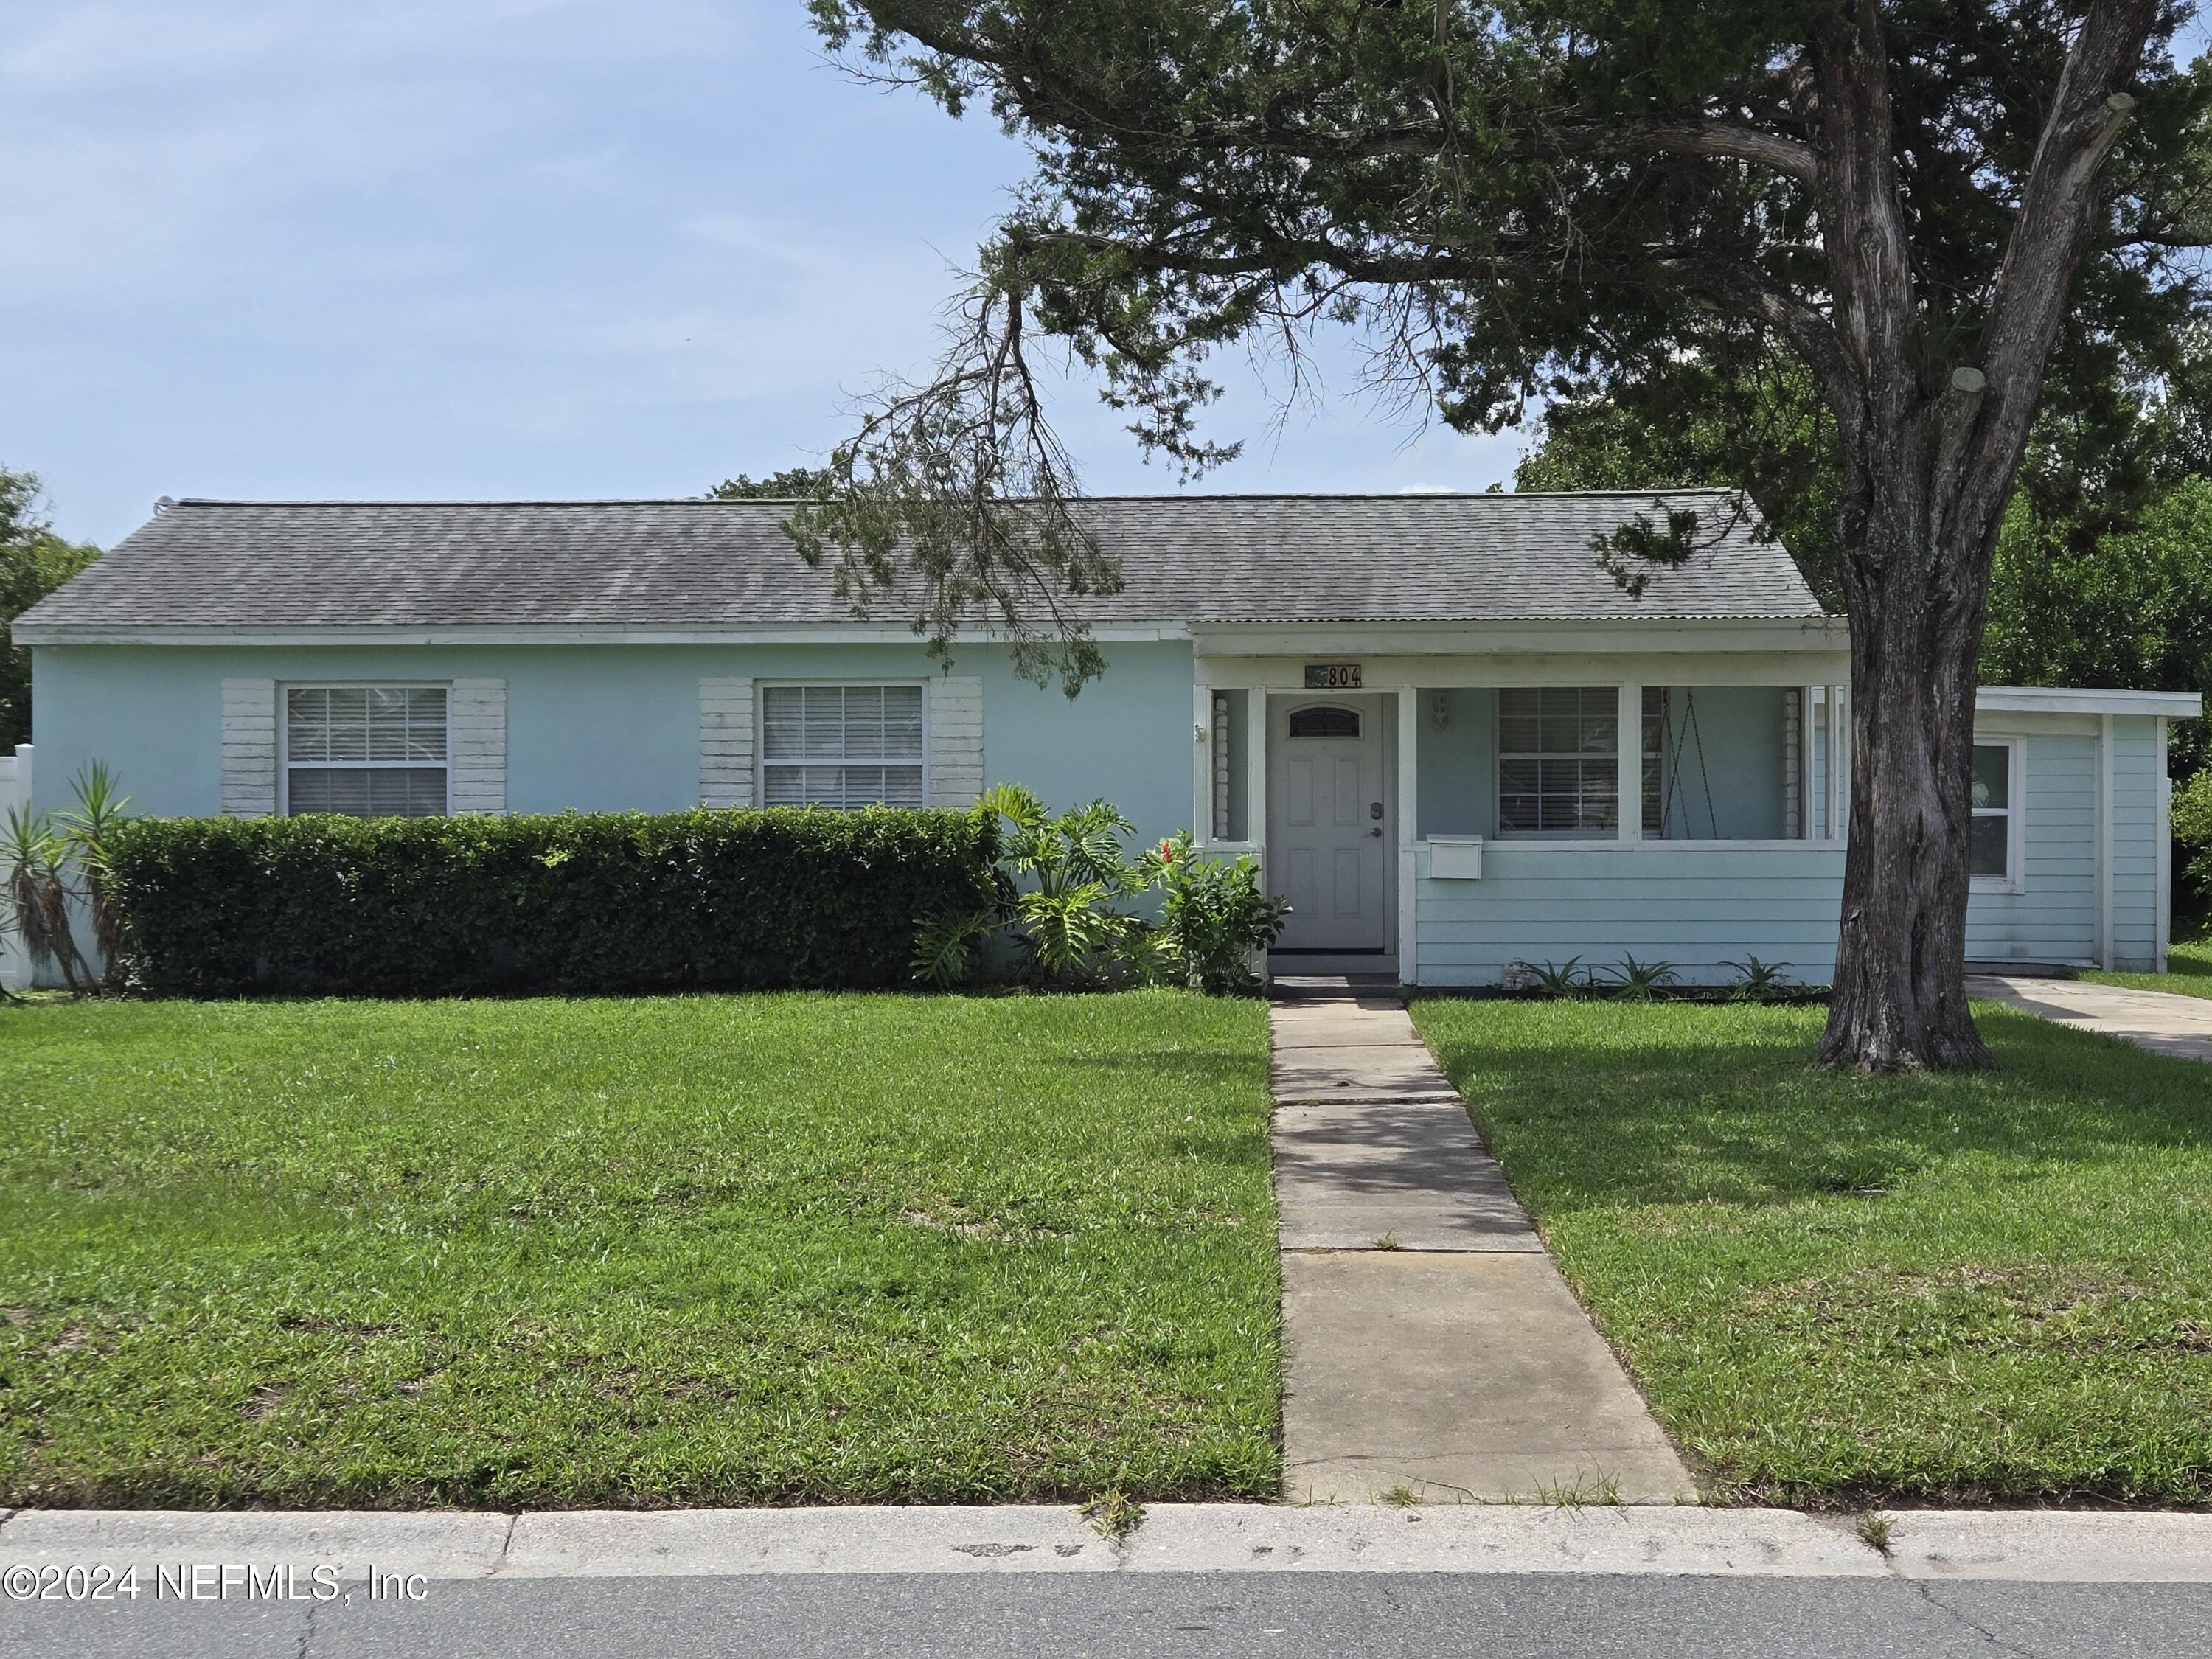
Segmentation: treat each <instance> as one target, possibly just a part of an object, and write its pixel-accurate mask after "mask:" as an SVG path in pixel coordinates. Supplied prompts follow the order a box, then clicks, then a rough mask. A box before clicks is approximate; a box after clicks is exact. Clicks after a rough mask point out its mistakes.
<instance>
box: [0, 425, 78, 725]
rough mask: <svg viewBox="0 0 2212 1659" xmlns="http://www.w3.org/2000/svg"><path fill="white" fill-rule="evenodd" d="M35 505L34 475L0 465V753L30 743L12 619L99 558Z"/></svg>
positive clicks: (26, 673)
mask: <svg viewBox="0 0 2212 1659" xmlns="http://www.w3.org/2000/svg"><path fill="white" fill-rule="evenodd" d="M39 501H40V497H39V477H38V475H37V474H36V473H34V472H11V471H9V470H8V469H7V468H6V467H4V466H0V753H4V752H6V751H8V750H12V749H14V748H15V746H16V745H17V744H25V743H28V742H29V741H30V740H31V653H29V652H27V651H26V650H23V649H22V648H21V647H19V646H17V645H16V644H15V641H14V639H13V638H12V637H11V633H12V629H13V627H14V624H15V618H16V617H19V616H21V615H22V613H23V612H24V611H27V610H29V609H30V608H31V607H32V606H33V605H36V604H37V603H38V602H39V601H40V599H44V598H46V595H47V594H49V593H51V592H53V591H54V589H56V588H57V587H59V586H61V585H62V584H63V583H64V582H65V581H67V580H69V579H70V577H71V576H74V575H76V573H77V572H78V571H80V570H82V569H83V568H85V566H87V565H88V564H90V563H91V562H93V561H94V559H96V558H98V557H99V556H100V550H99V549H98V548H96V547H87V546H85V545H84V544H82V543H78V542H72V541H66V540H64V538H61V537H59V536H58V535H56V534H55V533H54V529H53V526H52V525H51V524H50V523H48V522H47V520H46V514H45V513H43V512H41V511H40V505H39Z"/></svg>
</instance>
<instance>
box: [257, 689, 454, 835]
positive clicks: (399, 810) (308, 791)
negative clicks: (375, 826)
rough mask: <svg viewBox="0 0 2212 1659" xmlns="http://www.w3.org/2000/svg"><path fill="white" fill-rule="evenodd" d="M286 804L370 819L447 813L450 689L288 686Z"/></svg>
mask: <svg viewBox="0 0 2212 1659" xmlns="http://www.w3.org/2000/svg"><path fill="white" fill-rule="evenodd" d="M284 806H285V811H288V812H292V813H299V812H343V813H345V814H347V815H348V816H349V817H363V818H366V817H410V818H419V817H435V816H437V815H438V814H439V813H441V812H443V811H445V810H446V691H445V688H444V687H443V686H414V685H295V686H290V687H288V688H286V690H285V692H284Z"/></svg>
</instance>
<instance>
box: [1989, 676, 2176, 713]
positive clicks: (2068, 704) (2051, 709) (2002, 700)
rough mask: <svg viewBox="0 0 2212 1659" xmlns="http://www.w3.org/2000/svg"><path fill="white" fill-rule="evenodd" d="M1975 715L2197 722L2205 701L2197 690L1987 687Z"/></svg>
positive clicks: (2041, 686)
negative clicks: (2160, 717) (2146, 717)
mask: <svg viewBox="0 0 2212 1659" xmlns="http://www.w3.org/2000/svg"><path fill="white" fill-rule="evenodd" d="M1974 712H1975V713H1976V714H2161V715H2164V716H2165V717H2166V719H2168V720H2194V719H2195V718H2196V717H2197V715H2199V714H2203V712H2204V699H2203V697H2201V696H2198V695H2197V693H2196V692H2194V691H2105V690H2095V689H2093V688H2089V687H2084V686H2063V685H2050V686H2045V685H1984V686H1983V687H1981V688H1980V689H1979V690H1977V691H1976V692H1975V693H1974Z"/></svg>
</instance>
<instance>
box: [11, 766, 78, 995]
mask: <svg viewBox="0 0 2212 1659" xmlns="http://www.w3.org/2000/svg"><path fill="white" fill-rule="evenodd" d="M0 895H4V896H5V898H6V902H7V906H8V909H9V914H10V917H11V919H12V921H13V922H14V927H15V934H16V936H17V937H18V938H20V939H21V940H22V941H23V949H24V951H25V953H26V954H27V955H28V956H29V957H30V959H31V971H32V972H33V974H36V973H37V972H38V971H39V970H40V969H43V968H46V967H49V966H51V967H57V968H59V969H61V975H62V980H63V982H64V984H66V985H67V986H68V987H70V989H71V990H72V991H89V990H92V989H94V987H95V986H96V985H97V983H98V981H96V979H95V978H94V975H93V972H92V969H90V968H89V967H88V966H87V965H86V963H85V960H84V957H83V956H82V954H80V953H79V951H78V950H77V948H76V938H75V936H74V935H73V934H72V933H71V932H70V886H69V848H68V846H67V844H66V843H65V842H64V841H63V840H62V838H61V837H60V836H58V835H56V834H55V833H54V827H53V822H52V819H50V818H48V817H46V816H45V815H44V814H40V815H39V816H36V817H33V815H32V813H31V811H30V809H29V808H28V807H24V806H15V807H10V808H9V811H8V817H7V820H6V823H5V825H4V826H0Z"/></svg>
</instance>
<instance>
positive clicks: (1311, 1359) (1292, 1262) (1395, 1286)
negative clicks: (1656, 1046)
mask: <svg viewBox="0 0 2212 1659" xmlns="http://www.w3.org/2000/svg"><path fill="white" fill-rule="evenodd" d="M1269 1023H1270V1026H1271V1029H1272V1035H1273V1046H1274V1062H1273V1085H1274V1097H1275V1115H1274V1146H1275V1192H1276V1198H1277V1200H1278V1202H1279V1206H1280V1208H1281V1212H1282V1223H1281V1225H1282V1234H1281V1242H1282V1249H1283V1320H1284V1326H1285V1342H1286V1346H1287V1347H1288V1350H1289V1352H1288V1363H1289V1378H1288V1386H1287V1389H1286V1397H1285V1402H1284V1407H1283V1435H1284V1442H1285V1462H1286V1463H1287V1466H1288V1467H1287V1470H1286V1474H1287V1484H1288V1486H1289V1489H1290V1495H1291V1498H1292V1499H1293V1500H1312V1501H1320V1502H1329V1501H1337V1502H1346V1503H1363V1502H1369V1501H1372V1500H1373V1499H1375V1498H1380V1497H1382V1496H1383V1495H1384V1494H1386V1493H1393V1492H1403V1493H1410V1494H1412V1495H1413V1496H1415V1497H1418V1498H1421V1499H1423V1500H1424V1501H1426V1502H1431V1503H1436V1502H1451V1501H1455V1500H1473V1501H1478V1502H1498V1501H1504V1500H1507V1499H1511V1498H1535V1497H1539V1496H1542V1495H1551V1496H1554V1497H1558V1496H1565V1497H1569V1498H1574V1497H1577V1496H1578V1497H1580V1498H1584V1499H1594V1498H1618V1499H1619V1500H1620V1502H1623V1503H1628V1504H1638V1503H1646V1504H1650V1503H1658V1504H1665V1503H1670V1502H1674V1501H1677V1500H1683V1499H1694V1498H1695V1496H1696V1492H1697V1487H1696V1484H1695V1483H1694V1482H1693V1481H1692V1480H1691V1478H1690V1474H1689V1471H1688V1470H1687V1469H1686V1468H1684V1467H1683V1466H1682V1462H1681V1460H1680V1458H1679V1457H1677V1456H1676V1455H1675V1454H1674V1448H1673V1447H1672V1446H1671V1445H1669V1444H1668V1441H1667V1437H1666V1436H1665V1435H1664V1434H1663V1433H1662V1431H1661V1430H1660V1428H1659V1425H1658V1424H1657V1423H1656V1422H1655V1421H1654V1420H1653V1419H1652V1417H1651V1413H1650V1410H1649V1409H1648V1408H1647V1407H1645V1405H1644V1400H1643V1397H1642V1396H1641V1395H1638V1393H1637V1391H1636V1389H1635V1388H1634V1386H1633V1385H1632V1383H1630V1382H1629V1380H1628V1378H1627V1376H1626V1374H1625V1373H1624V1372H1623V1371H1622V1370H1621V1369H1620V1362H1619V1361H1618V1360H1616V1359H1615V1358H1613V1352H1612V1351H1611V1350H1610V1349H1609V1348H1607V1346H1606V1345H1605V1342H1604V1340H1603V1339H1601V1337H1600V1336H1599V1335H1598V1334H1597V1332H1596V1330H1595V1328H1592V1326H1591V1324H1590V1322H1589V1318H1588V1317H1587V1316H1585V1315H1584V1314H1583V1310H1582V1307H1581V1305H1580V1304H1578V1303H1577V1302H1576V1300H1575V1298H1574V1295H1573V1293H1572V1292H1571V1291H1569V1290H1568V1289H1567V1286H1566V1283H1565V1280H1564V1279H1561V1278H1560V1277H1559V1269H1558V1268H1557V1267H1554V1266H1553V1262H1552V1258H1551V1257H1550V1256H1549V1255H1547V1254H1546V1253H1545V1250H1544V1245H1543V1241H1542V1240H1541V1239H1540V1238H1539V1237H1537V1236H1536V1230H1535V1229H1534V1227H1533V1226H1531V1225H1529V1221H1528V1215H1527V1214H1526V1213H1525V1212H1523V1211H1522V1208H1521V1206H1520V1205H1519V1204H1518V1203H1517V1202H1516V1200H1515V1199H1514V1197H1513V1194H1512V1192H1511V1190H1510V1188H1508V1187H1507V1186H1506V1184H1505V1176H1504V1172H1503V1171H1501V1170H1499V1169H1498V1164H1497V1162H1496V1160H1494V1159H1493V1158H1491V1156H1490V1155H1489V1153H1488V1152H1486V1151H1485V1150H1484V1149H1483V1146H1482V1143H1481V1141H1480V1139H1479V1138H1478V1137H1477V1136H1476V1134H1475V1133H1474V1125H1473V1124H1472V1123H1471V1122H1469V1121H1468V1115H1467V1111H1466V1109H1465V1107H1464V1106H1463V1105H1462V1103H1461V1102H1460V1098H1459V1096H1458V1094H1457V1093H1456V1091H1454V1090H1453V1088H1452V1086H1451V1085H1450V1083H1449V1082H1448V1081H1447V1080H1446V1079H1445V1078H1444V1075H1443V1073H1442V1072H1440V1071H1439V1070H1437V1064H1436V1061H1435V1060H1434V1059H1432V1058H1431V1055H1430V1054H1429V1051H1428V1048H1427V1047H1426V1046H1425V1044H1424V1043H1423V1042H1421V1039H1420V1037H1419V1035H1418V1034H1417V1033H1416V1032H1415V1031H1414V1030H1413V1021H1412V1020H1411V1019H1410V1018H1408V1017H1407V1013H1406V1008H1405V1004H1404V1003H1403V1002H1402V1001H1401V1000H1400V999H1398V998H1396V997H1394V996H1381V995H1376V994H1361V993H1351V992H1347V993H1346V994H1344V995H1341V996H1339V997H1335V998H1327V997H1314V996H1304V997H1301V998H1300V999H1299V1000H1296V1001H1288V1002H1278V1003H1276V1004H1275V1005H1274V1006H1273V1009H1272V1010H1271V1012H1270V1015H1269Z"/></svg>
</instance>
